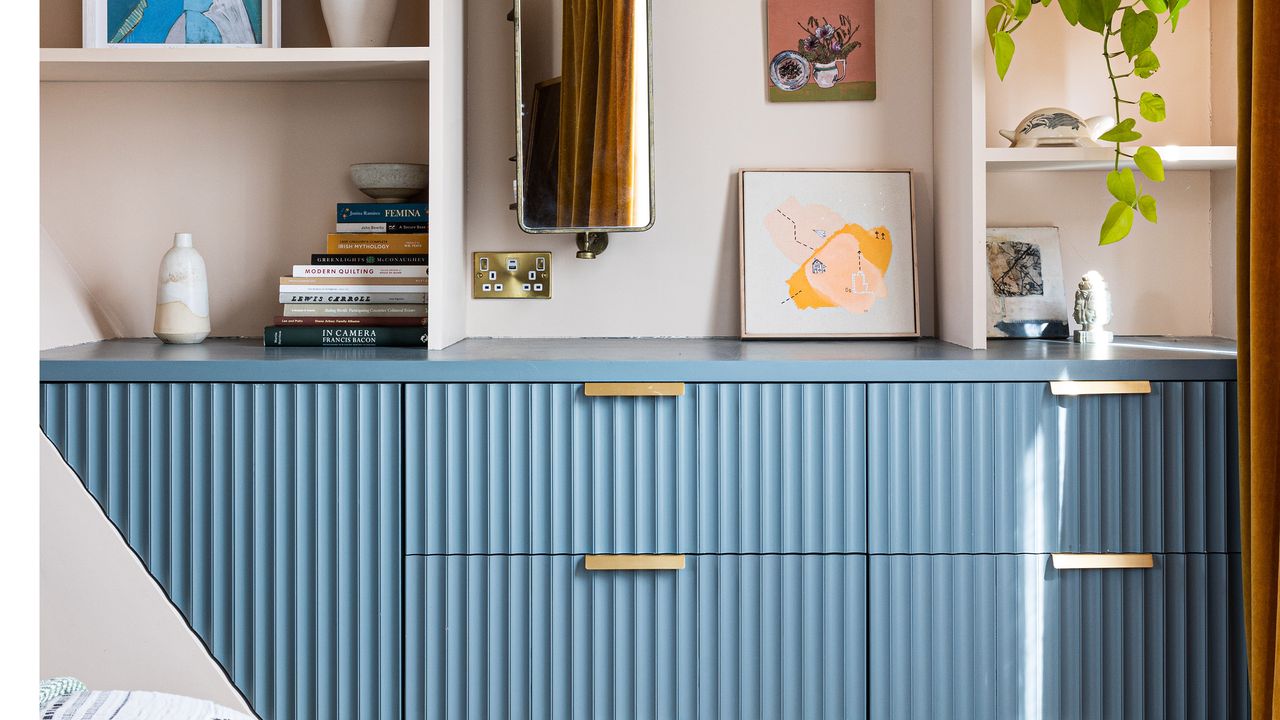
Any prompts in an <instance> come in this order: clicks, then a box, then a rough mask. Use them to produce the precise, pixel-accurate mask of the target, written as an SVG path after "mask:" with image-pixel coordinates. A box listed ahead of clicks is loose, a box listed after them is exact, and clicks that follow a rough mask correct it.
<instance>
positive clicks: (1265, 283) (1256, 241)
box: [1236, 0, 1280, 720]
mask: <svg viewBox="0 0 1280 720" xmlns="http://www.w3.org/2000/svg"><path fill="white" fill-rule="evenodd" d="M1238 2H1239V32H1240V62H1239V68H1240V73H1239V74H1240V138H1239V145H1240V161H1239V168H1238V176H1237V190H1238V195H1237V202H1238V206H1237V227H1238V232H1239V237H1238V239H1237V247H1236V250H1237V253H1238V255H1237V261H1238V267H1237V271H1238V273H1239V285H1238V289H1239V322H1240V344H1239V349H1240V356H1239V357H1240V369H1239V375H1240V383H1239V391H1240V502H1241V508H1240V509H1241V520H1242V525H1243V528H1242V532H1243V548H1244V585H1245V621H1246V631H1247V634H1248V646H1249V686H1250V694H1251V695H1252V700H1253V717H1254V718H1269V719H1271V720H1276V719H1277V718H1280V703H1277V697H1276V687H1277V680H1280V676H1277V674H1276V671H1277V667H1278V664H1277V662H1276V660H1277V657H1276V652H1277V649H1280V642H1278V640H1280V637H1278V636H1277V630H1278V628H1277V601H1280V587H1278V585H1277V580H1278V579H1280V382H1277V380H1278V379H1280V202H1278V201H1280V174H1278V173H1277V170H1278V169H1280V136H1277V133H1278V132H1280V54H1277V53H1276V52H1275V42H1276V38H1280V3H1277V2H1276V0H1256V1H1255V0H1238ZM1255 379H1256V381H1257V382H1255Z"/></svg>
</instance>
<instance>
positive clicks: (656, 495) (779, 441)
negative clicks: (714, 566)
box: [405, 384, 866, 554]
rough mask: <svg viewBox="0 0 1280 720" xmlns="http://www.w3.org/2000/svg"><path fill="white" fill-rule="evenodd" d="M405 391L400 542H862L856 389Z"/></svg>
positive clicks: (715, 546)
mask: <svg viewBox="0 0 1280 720" xmlns="http://www.w3.org/2000/svg"><path fill="white" fill-rule="evenodd" d="M405 392H406V395H405V397H406V407H405V424H406V447H405V475H406V479H405V483H406V484H405V504H406V549H407V551H408V552H409V553H417V554H468V553H470V554H506V553H512V554H539V553H664V552H666V553H670V552H694V553H793V552H863V551H865V550H866V482H865V473H866V453H865V445H866V427H865V419H866V407H865V388H864V386H861V385H783V384H764V385H759V384H745V385H719V384H702V385H693V384H691V385H688V386H687V387H686V388H685V392H684V394H683V395H682V396H679V397H587V396H586V395H585V393H584V391H583V386H582V385H576V384H510V385H496V384H454V385H445V384H433V385H410V386H407V387H406V391H405Z"/></svg>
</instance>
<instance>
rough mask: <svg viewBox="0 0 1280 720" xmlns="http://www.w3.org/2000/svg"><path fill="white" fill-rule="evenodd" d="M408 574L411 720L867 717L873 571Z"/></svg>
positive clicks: (473, 568)
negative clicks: (868, 618) (869, 576)
mask: <svg viewBox="0 0 1280 720" xmlns="http://www.w3.org/2000/svg"><path fill="white" fill-rule="evenodd" d="M406 563H407V565H406V600H407V605H406V616H405V621H406V639H405V642H406V656H405V667H406V695H405V708H406V715H405V717H407V718H412V719H413V720H467V719H468V718H475V719H476V720H481V719H483V720H504V719H511V720H515V719H517V718H518V719H520V720H596V719H597V718H616V719H617V720H628V719H631V718H635V719H637V720H639V719H644V720H654V719H664V720H665V719H668V718H669V719H672V720H676V719H680V720H698V719H702V720H710V719H713V718H714V719H720V718H723V719H724V720H752V719H756V718H760V719H763V718H806V720H822V719H824V718H831V719H832V720H836V719H837V718H838V719H839V720H850V719H852V720H857V719H858V718H864V717H866V709H867V695H866V677H867V675H866V673H867V666H866V650H867V646H866V574H867V558H866V556H864V555H827V556H818V555H808V556H778V555H766V556H726V555H720V556H693V555H691V556H687V557H686V563H687V564H686V567H685V568H684V569H683V570H678V571H639V572H593V571H587V570H585V569H584V562H583V558H582V557H580V556H492V557H480V556H470V557H463V556H453V557H444V556H429V557H409V558H407V559H406Z"/></svg>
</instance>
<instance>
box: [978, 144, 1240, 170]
mask: <svg viewBox="0 0 1280 720" xmlns="http://www.w3.org/2000/svg"><path fill="white" fill-rule="evenodd" d="M1156 150H1158V151H1159V152H1160V156H1161V157H1162V158H1163V159H1164V164H1165V170H1166V171H1168V172H1173V171H1177V170H1231V169H1233V168H1235V166H1236V148H1235V147H1234V146H1180V145H1179V146H1166V147H1158V148H1156ZM986 160H987V171H988V172H1032V171H1048V170H1055V171H1061V170H1068V171H1074V170H1105V169H1108V168H1112V167H1115V150H1114V149H1112V148H1109V147H1102V148H987V149H986ZM1125 161H1126V162H1125V163H1123V166H1125V167H1133V161H1132V160H1129V159H1128V158H1125Z"/></svg>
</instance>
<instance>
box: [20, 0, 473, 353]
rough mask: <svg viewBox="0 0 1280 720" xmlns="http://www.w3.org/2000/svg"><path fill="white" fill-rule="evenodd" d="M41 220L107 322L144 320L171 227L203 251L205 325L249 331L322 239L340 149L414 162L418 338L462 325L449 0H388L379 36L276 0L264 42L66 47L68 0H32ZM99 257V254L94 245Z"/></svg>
mask: <svg viewBox="0 0 1280 720" xmlns="http://www.w3.org/2000/svg"><path fill="white" fill-rule="evenodd" d="M41 14H42V27H41V40H42V44H43V45H44V47H43V48H42V49H41V51H40V80H41V105H42V107H41V133H42V147H41V169H42V172H41V197H42V207H41V225H42V229H43V231H44V237H45V238H46V240H47V241H51V242H52V243H53V244H54V245H55V246H56V247H57V248H58V250H59V253H60V254H61V256H62V257H63V258H65V259H66V260H67V264H68V265H69V266H70V270H71V271H72V272H73V273H74V275H76V276H78V277H79V278H80V279H81V280H82V281H83V283H84V285H85V286H86V287H87V288H89V295H91V296H92V302H94V303H95V304H97V305H98V306H99V309H101V310H102V312H103V313H104V315H106V316H114V317H116V318H119V319H120V320H119V322H118V323H117V325H118V326H117V327H112V328H110V329H109V331H110V332H113V333H115V334H118V335H120V336H124V337H140V336H146V335H149V334H150V318H151V316H152V311H153V307H154V300H155V298H154V293H155V285H154V282H155V268H156V266H157V263H158V262H159V259H160V257H161V255H162V254H163V252H164V250H165V249H166V248H167V246H168V244H169V243H170V242H171V238H172V236H173V233H174V232H192V233H193V234H194V235H195V238H196V247H197V248H198V249H200V250H201V252H202V253H203V254H204V256H205V260H206V263H207V265H208V268H209V278H210V283H209V284H210V309H211V311H212V321H213V331H214V334H215V335H231V336H248V337H254V336H260V335H261V333H262V328H263V327H264V326H266V325H270V324H271V323H272V321H273V320H272V319H273V317H274V316H275V315H277V314H279V312H280V304H279V302H278V295H277V291H276V287H277V285H278V278H279V277H280V276H282V275H288V274H290V272H291V270H292V266H293V265H294V264H304V263H307V262H309V259H310V255H311V254H312V253H317V252H323V251H324V248H325V240H326V235H327V234H328V233H331V232H333V231H334V222H335V214H334V204H335V203H338V202H360V201H364V200H366V198H365V197H364V196H363V195H362V194H361V193H360V192H359V190H358V189H357V188H356V187H355V186H354V185H353V184H352V182H351V180H350V172H349V166H350V165H352V164H354V163H362V162H416V163H428V164H429V165H430V170H429V178H428V183H429V189H428V191H427V202H428V204H429V206H430V213H431V232H430V256H431V288H430V297H429V301H430V326H429V328H428V336H429V345H430V347H431V348H435V349H439V348H444V347H447V346H449V345H451V344H453V343H455V342H457V341H458V340H461V339H462V338H463V335H464V332H465V318H464V316H463V313H464V311H465V302H466V285H465V280H466V264H465V238H464V230H463V202H462V190H463V188H464V187H465V183H464V178H463V176H464V173H465V167H464V165H463V147H464V139H463V127H464V123H463V104H464V86H463V82H464V75H463V65H464V55H463V39H464V33H463V14H464V0H401V1H400V3H399V7H398V10H397V16H396V21H395V24H394V26H393V30H392V33H391V38H390V40H389V46H387V47H361V48H341V47H339V48H335V47H328V45H329V39H328V36H327V31H326V30H325V24H324V19H323V16H322V14H321V12H320V8H319V4H318V3H315V2H314V0H311V1H310V2H306V3H286V7H285V12H284V14H283V15H284V16H283V18H282V21H281V31H282V32H281V43H282V45H283V47H276V48H236V47H217V46H189V47H109V48H80V47H74V45H78V44H79V43H80V36H81V32H80V30H81V27H80V25H81V23H80V3H79V2H78V1H77V0H41ZM104 257H109V258H111V262H109V263H104V262H102V258H104Z"/></svg>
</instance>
